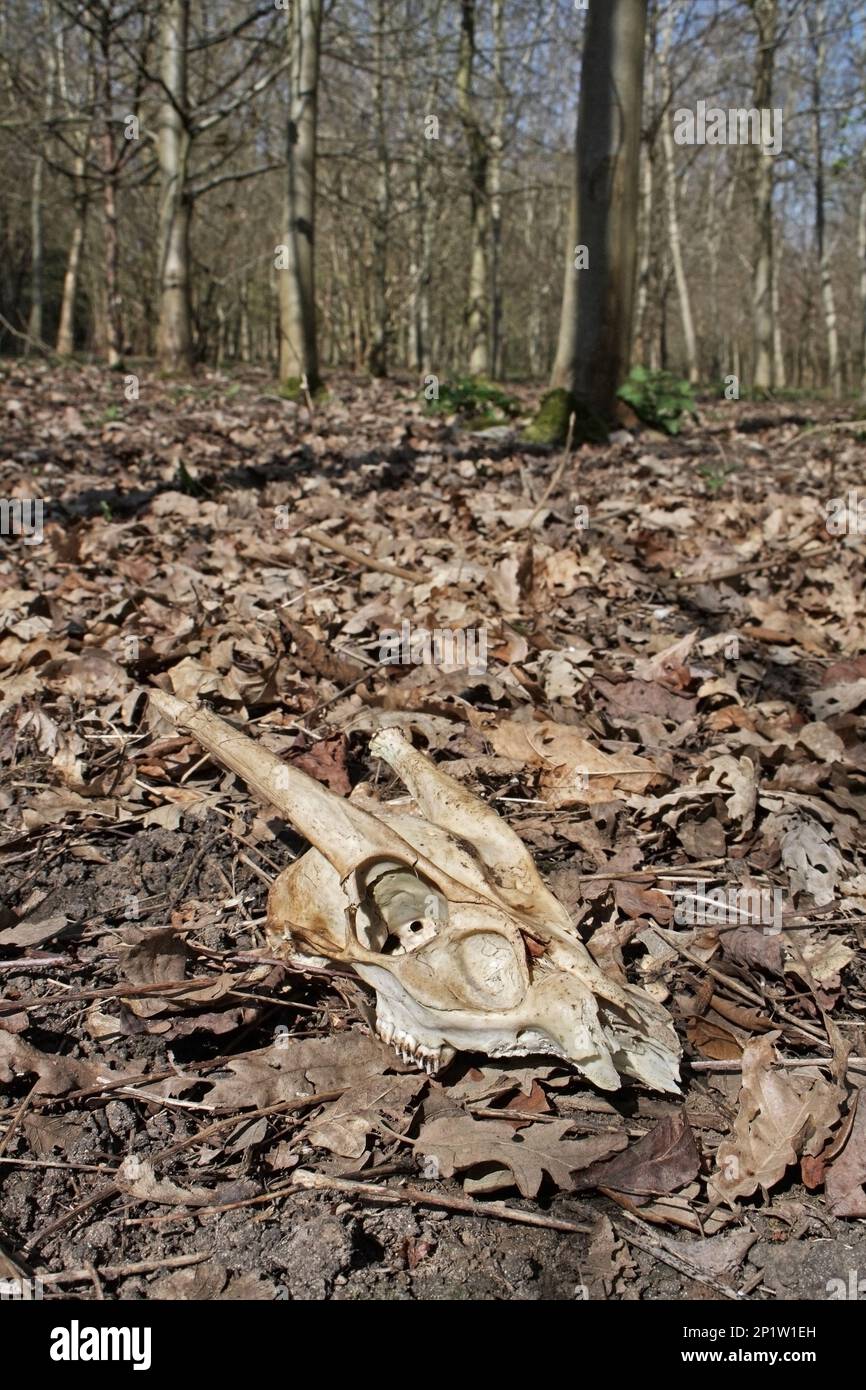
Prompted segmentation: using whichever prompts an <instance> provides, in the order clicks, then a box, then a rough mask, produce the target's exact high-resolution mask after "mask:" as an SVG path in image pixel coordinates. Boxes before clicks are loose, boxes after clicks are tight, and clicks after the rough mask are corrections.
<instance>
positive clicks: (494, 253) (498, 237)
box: [490, 0, 507, 378]
mask: <svg viewBox="0 0 866 1390" xmlns="http://www.w3.org/2000/svg"><path fill="white" fill-rule="evenodd" d="M493 74H494V79H495V82H496V109H495V114H494V119H493V135H492V138H491V141H490V285H491V290H490V306H491V325H490V330H491V331H490V370H491V372H492V374H493V376H494V378H497V377H499V376H501V374H502V311H503V300H502V161H503V156H504V152H505V107H506V97H507V93H506V90H505V0H493Z"/></svg>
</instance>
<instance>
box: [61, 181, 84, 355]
mask: <svg viewBox="0 0 866 1390" xmlns="http://www.w3.org/2000/svg"><path fill="white" fill-rule="evenodd" d="M87 204H88V199H87V185H86V183H85V181H84V157H83V156H82V155H78V156H77V157H76V160H75V223H74V225H73V228H72V236H71V238H70V241H69V251H68V253H67V256H66V273H65V274H64V276H63V297H62V299H61V302H60V323H59V326H58V329H57V351H58V352H59V353H60V355H61V357H69V356H71V354H72V353H73V352H74V350H75V301H76V299H77V297H78V277H79V274H80V272H81V257H82V254H83V252H84V239H85V236H86V234H87Z"/></svg>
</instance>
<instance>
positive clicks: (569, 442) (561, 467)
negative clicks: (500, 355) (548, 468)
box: [502, 411, 576, 541]
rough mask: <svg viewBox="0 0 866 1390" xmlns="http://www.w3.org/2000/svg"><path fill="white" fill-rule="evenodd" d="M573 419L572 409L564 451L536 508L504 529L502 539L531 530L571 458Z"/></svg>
mask: <svg viewBox="0 0 866 1390" xmlns="http://www.w3.org/2000/svg"><path fill="white" fill-rule="evenodd" d="M575 419H576V416H575V413H574V411H572V412H571V415H570V416H569V417H568V438H567V439H566V441H565V452H564V453H563V455H562V458H561V459H560V461H559V464H558V466H557V468H556V471H555V473H554V474H553V477H552V478H551V480H550V482H549V483H548V484H547V487H546V488H545V489H544V492H543V493H542V494H541V498H540V500H539V502H538V504H537V506H536V508H535V511H534V512H533V513H532V515H531V517H530V518H529V520H528V521H527V522H526V523H525V524H524V525H523V526H515V527H514V528H513V529H512V530H511V531H506V533H505V535H504V536H503V537H502V540H506V541H507V540H510V539H511V537H512V536H516V535H518V534H519V532H520V531H531V530H532V528H533V526H534V524H535V522H536V520H537V519H538V517H539V516H540V515H541V513H542V511H543V510H544V506H545V503H546V502H547V499H548V497H550V495H551V493H552V492H553V491H554V490H555V488H556V487H557V486H558V484H559V481H560V479H561V477H562V475H563V473H564V472H565V468H566V464H567V463H568V461H569V459H570V458H571V446H572V442H573V440H574V425H575Z"/></svg>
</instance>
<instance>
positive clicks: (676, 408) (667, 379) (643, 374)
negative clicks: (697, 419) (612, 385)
mask: <svg viewBox="0 0 866 1390" xmlns="http://www.w3.org/2000/svg"><path fill="white" fill-rule="evenodd" d="M617 395H618V396H619V398H620V400H622V401H625V402H626V404H627V405H630V406H631V408H632V410H633V411H634V412H635V414H636V415H638V416H639V417H640V419H641V420H643V421H644V423H645V424H647V425H652V426H653V427H654V428H655V429H657V430H664V432H665V434H679V432H680V425H681V423H682V416H683V415H694V413H695V397H694V391H693V390H692V387H691V386H690V385H689V383H688V382H687V381H682V380H681V379H680V378H679V377H676V376H674V374H673V372H651V371H649V370H648V368H646V367H633V368H632V370H631V373H630V374H629V378H628V380H627V381H626V383H625V385H624V386H621V387H620V389H619V391H618V392H617Z"/></svg>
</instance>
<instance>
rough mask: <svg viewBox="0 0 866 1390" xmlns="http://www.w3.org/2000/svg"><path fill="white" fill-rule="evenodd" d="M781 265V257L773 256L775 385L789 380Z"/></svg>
mask: <svg viewBox="0 0 866 1390" xmlns="http://www.w3.org/2000/svg"><path fill="white" fill-rule="evenodd" d="M780 275H781V266H780V264H779V257H778V256H774V257H773V385H774V386H784V385H785V384H786V382H787V372H786V370H785V348H784V343H783V342H782V310H781V302H780V286H779V278H780Z"/></svg>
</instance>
